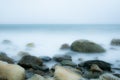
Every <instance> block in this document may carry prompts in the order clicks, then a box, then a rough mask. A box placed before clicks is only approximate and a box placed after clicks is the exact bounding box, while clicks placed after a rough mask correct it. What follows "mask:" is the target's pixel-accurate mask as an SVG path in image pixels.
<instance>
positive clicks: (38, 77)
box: [28, 74, 45, 80]
mask: <svg viewBox="0 0 120 80" xmlns="http://www.w3.org/2000/svg"><path fill="white" fill-rule="evenodd" d="M28 80H45V79H44V77H42V76H41V75H38V74H35V75H33V76H32V77H31V78H30V79H28Z"/></svg>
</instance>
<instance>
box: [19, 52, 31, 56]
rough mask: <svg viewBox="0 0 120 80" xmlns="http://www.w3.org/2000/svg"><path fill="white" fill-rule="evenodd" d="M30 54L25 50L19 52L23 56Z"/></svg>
mask: <svg viewBox="0 0 120 80" xmlns="http://www.w3.org/2000/svg"><path fill="white" fill-rule="evenodd" d="M27 55H30V54H29V53H28V52H24V51H20V52H18V56H20V57H23V56H27Z"/></svg>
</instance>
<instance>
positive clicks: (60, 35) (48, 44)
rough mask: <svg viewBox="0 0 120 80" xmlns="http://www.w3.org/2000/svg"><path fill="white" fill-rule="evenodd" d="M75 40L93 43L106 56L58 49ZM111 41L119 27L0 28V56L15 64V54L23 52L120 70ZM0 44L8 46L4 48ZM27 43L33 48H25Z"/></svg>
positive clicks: (119, 53)
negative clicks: (96, 62)
mask: <svg viewBox="0 0 120 80" xmlns="http://www.w3.org/2000/svg"><path fill="white" fill-rule="evenodd" d="M79 39H86V40H90V41H92V42H95V43H97V44H99V45H101V46H102V47H104V48H105V49H106V52H104V53H91V54H87V53H82V52H81V53H77V52H74V51H71V50H69V49H68V50H61V49H60V47H61V45H62V44H64V43H66V44H69V45H71V44H72V42H74V41H75V40H79ZM112 39H120V25H119V24H0V52H5V53H6V54H7V55H8V56H9V57H11V58H13V59H15V60H16V61H17V60H19V59H20V56H18V53H19V52H20V51H24V52H28V53H29V54H31V55H33V56H37V57H40V56H49V57H51V58H52V57H53V56H55V55H64V54H68V55H71V56H72V59H73V61H74V62H75V63H80V62H82V61H87V60H95V59H98V60H103V61H106V62H109V63H111V64H113V66H114V67H116V66H117V67H118V66H119V67H120V46H112V45H111V44H110V43H111V40H112ZM4 40H9V41H10V42H11V43H8V44H5V43H3V41H4ZM28 43H33V44H34V47H27V46H26V45H27V44H28ZM51 66H52V65H51Z"/></svg>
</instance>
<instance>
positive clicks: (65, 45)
mask: <svg viewBox="0 0 120 80" xmlns="http://www.w3.org/2000/svg"><path fill="white" fill-rule="evenodd" d="M69 48H70V46H69V44H66V43H65V44H63V45H62V46H61V48H60V49H62V50H64V49H69Z"/></svg>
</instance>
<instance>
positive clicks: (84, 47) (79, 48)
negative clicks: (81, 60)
mask: <svg viewBox="0 0 120 80" xmlns="http://www.w3.org/2000/svg"><path fill="white" fill-rule="evenodd" d="M71 50H73V51H76V52H85V53H96V52H97V53H101V52H105V49H104V48H103V47H101V46H100V45H98V44H96V43H94V42H91V41H88V40H76V41H74V42H73V43H72V45H71Z"/></svg>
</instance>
